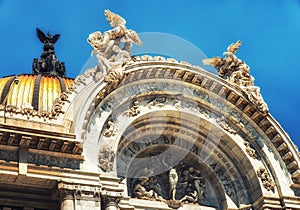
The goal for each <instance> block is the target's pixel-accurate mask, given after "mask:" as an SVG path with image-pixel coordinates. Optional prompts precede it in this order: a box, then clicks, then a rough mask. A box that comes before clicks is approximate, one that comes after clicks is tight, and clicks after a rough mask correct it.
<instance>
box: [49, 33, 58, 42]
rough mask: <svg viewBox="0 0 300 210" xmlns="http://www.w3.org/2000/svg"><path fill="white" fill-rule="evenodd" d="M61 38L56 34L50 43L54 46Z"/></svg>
mask: <svg viewBox="0 0 300 210" xmlns="http://www.w3.org/2000/svg"><path fill="white" fill-rule="evenodd" d="M59 37H60V34H55V35H54V36H53V37H52V38H51V39H50V42H51V43H52V44H55V42H57V40H58V39H59Z"/></svg>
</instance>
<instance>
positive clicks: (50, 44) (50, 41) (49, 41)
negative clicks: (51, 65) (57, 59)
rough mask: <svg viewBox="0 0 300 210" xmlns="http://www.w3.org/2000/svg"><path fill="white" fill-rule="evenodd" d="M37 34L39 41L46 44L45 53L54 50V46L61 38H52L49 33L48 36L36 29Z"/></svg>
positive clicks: (56, 36) (57, 36)
mask: <svg viewBox="0 0 300 210" xmlns="http://www.w3.org/2000/svg"><path fill="white" fill-rule="evenodd" d="M36 34H37V36H38V38H39V40H40V41H41V42H42V43H43V44H44V51H48V50H54V44H55V43H56V42H57V40H58V39H59V37H60V34H55V35H54V36H52V35H51V34H50V33H49V32H48V33H47V35H46V34H45V33H44V32H42V31H41V30H40V29H39V28H36Z"/></svg>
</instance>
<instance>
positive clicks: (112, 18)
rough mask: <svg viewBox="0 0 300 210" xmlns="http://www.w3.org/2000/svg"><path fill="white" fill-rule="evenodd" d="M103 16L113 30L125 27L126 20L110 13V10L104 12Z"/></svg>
mask: <svg viewBox="0 0 300 210" xmlns="http://www.w3.org/2000/svg"><path fill="white" fill-rule="evenodd" d="M104 15H105V16H106V20H108V21H109V24H110V25H111V27H113V28H115V27H117V26H120V25H122V26H125V25H126V20H125V19H124V18H122V17H121V16H120V15H117V14H116V13H113V12H111V11H110V10H108V9H107V10H104Z"/></svg>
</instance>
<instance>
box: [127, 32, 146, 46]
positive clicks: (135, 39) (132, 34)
mask: <svg viewBox="0 0 300 210" xmlns="http://www.w3.org/2000/svg"><path fill="white" fill-rule="evenodd" d="M126 36H127V37H128V38H130V39H131V40H132V41H133V42H134V43H135V44H137V45H139V46H142V44H143V43H142V41H141V39H140V37H139V35H138V34H137V33H136V32H135V31H133V30H127V32H126Z"/></svg>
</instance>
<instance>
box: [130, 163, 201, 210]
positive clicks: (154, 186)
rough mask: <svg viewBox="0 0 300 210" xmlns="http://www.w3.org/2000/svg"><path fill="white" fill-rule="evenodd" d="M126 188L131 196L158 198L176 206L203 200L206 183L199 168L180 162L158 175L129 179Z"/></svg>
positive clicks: (149, 198)
mask: <svg viewBox="0 0 300 210" xmlns="http://www.w3.org/2000/svg"><path fill="white" fill-rule="evenodd" d="M128 189H129V195H131V196H132V197H136V198H139V199H147V200H159V201H163V202H165V203H167V204H168V205H169V206H171V207H173V208H175V207H176V206H177V207H176V208H178V207H180V206H181V205H182V204H184V203H193V204H197V203H199V201H201V200H203V199H204V198H205V192H206V184H205V179H204V178H203V176H202V174H201V172H200V170H198V169H196V168H194V167H193V166H189V165H187V164H185V163H183V162H181V163H179V164H178V165H177V166H176V167H175V168H171V169H170V170H168V171H167V172H164V173H162V174H159V175H155V176H149V177H143V178H132V179H129V181H128Z"/></svg>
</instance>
